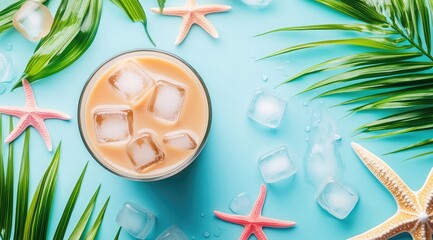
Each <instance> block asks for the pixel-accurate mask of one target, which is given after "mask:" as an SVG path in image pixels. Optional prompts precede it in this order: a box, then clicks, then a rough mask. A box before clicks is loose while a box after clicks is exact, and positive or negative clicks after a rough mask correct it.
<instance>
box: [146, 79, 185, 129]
mask: <svg viewBox="0 0 433 240" xmlns="http://www.w3.org/2000/svg"><path fill="white" fill-rule="evenodd" d="M184 98H185V89H184V88H183V87H181V86H180V84H173V83H170V82H166V81H163V80H161V81H158V83H157V84H156V89H155V91H154V92H153V96H152V99H151V100H150V104H149V111H150V112H151V113H152V114H153V115H154V116H155V117H158V118H161V119H165V120H167V121H170V122H176V121H177V120H178V119H179V115H180V112H181V110H182V105H183V101H184Z"/></svg>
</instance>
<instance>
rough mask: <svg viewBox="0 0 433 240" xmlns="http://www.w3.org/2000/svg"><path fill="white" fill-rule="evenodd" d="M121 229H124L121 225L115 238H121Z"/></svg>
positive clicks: (116, 239)
mask: <svg viewBox="0 0 433 240" xmlns="http://www.w3.org/2000/svg"><path fill="white" fill-rule="evenodd" d="M121 231H122V227H119V230H117V233H116V236H114V240H119V237H120V232H121Z"/></svg>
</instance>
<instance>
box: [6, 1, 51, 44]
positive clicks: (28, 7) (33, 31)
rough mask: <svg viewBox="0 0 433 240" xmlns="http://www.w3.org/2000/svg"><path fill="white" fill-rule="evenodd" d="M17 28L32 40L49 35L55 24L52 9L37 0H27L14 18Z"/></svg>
mask: <svg viewBox="0 0 433 240" xmlns="http://www.w3.org/2000/svg"><path fill="white" fill-rule="evenodd" d="M13 24H14V26H15V28H16V29H17V30H18V31H19V32H20V33H21V34H22V35H23V36H24V37H25V38H27V39H29V40H30V41H38V40H40V39H41V38H43V37H45V36H46V35H48V33H49V32H50V30H51V26H52V25H53V16H52V15H51V12H50V10H49V9H48V8H47V7H45V6H44V5H43V4H42V3H40V2H37V1H26V2H25V3H24V4H23V6H22V7H21V8H20V9H19V10H18V11H17V12H16V14H15V16H14V18H13Z"/></svg>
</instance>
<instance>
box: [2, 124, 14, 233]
mask: <svg viewBox="0 0 433 240" xmlns="http://www.w3.org/2000/svg"><path fill="white" fill-rule="evenodd" d="M12 130H13V123H12V117H9V132H12ZM13 150H14V149H13V143H12V142H11V143H9V150H8V166H7V170H6V185H5V186H6V187H5V195H6V198H5V209H2V211H4V212H5V220H4V221H5V223H4V224H5V225H4V227H5V228H4V233H3V236H4V238H5V239H10V238H11V236H12V219H13V208H14V203H13V202H14V155H13Z"/></svg>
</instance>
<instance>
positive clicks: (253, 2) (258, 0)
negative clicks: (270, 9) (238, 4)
mask: <svg viewBox="0 0 433 240" xmlns="http://www.w3.org/2000/svg"><path fill="white" fill-rule="evenodd" d="M242 2H244V3H245V4H246V5H248V6H250V7H254V8H265V7H266V6H268V5H269V3H271V0H242Z"/></svg>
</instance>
